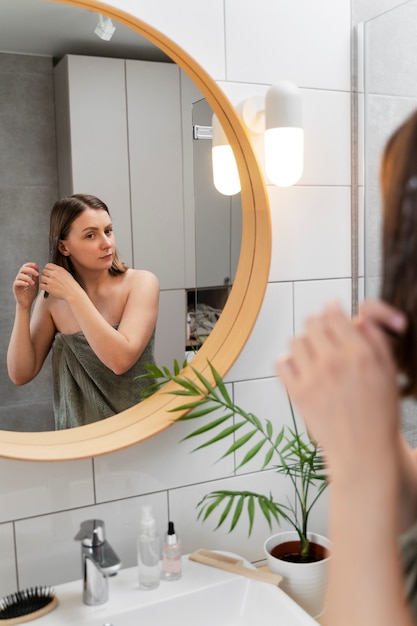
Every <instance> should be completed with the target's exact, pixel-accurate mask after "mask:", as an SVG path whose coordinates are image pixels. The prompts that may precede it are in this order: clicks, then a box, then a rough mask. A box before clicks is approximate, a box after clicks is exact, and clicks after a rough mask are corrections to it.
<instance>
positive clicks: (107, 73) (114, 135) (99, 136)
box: [55, 55, 132, 265]
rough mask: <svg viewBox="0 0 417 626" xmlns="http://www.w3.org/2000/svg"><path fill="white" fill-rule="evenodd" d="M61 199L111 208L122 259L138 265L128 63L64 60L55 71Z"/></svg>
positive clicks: (70, 56)
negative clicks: (75, 196) (78, 198)
mask: <svg viewBox="0 0 417 626" xmlns="http://www.w3.org/2000/svg"><path fill="white" fill-rule="evenodd" d="M55 97H56V110H57V144H58V169H59V193H60V195H61V196H64V195H67V194H72V193H88V194H93V195H95V196H98V197H99V198H100V199H101V200H103V202H105V203H106V204H107V206H108V207H109V211H110V214H111V217H112V220H113V224H114V230H115V236H116V243H117V247H118V249H119V251H120V254H121V256H122V258H123V259H124V260H125V261H126V262H127V263H128V264H129V265H131V264H132V252H131V248H132V246H131V219H130V193H129V161H128V137H127V122H126V89H125V61H124V59H108V58H100V57H87V56H73V55H68V56H66V57H64V58H63V59H62V60H61V61H60V62H59V63H58V64H57V66H56V68H55Z"/></svg>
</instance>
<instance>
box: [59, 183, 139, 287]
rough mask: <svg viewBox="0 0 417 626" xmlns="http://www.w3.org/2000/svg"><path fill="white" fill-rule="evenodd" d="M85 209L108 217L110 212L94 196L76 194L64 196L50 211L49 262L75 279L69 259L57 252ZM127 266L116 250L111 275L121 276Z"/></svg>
mask: <svg viewBox="0 0 417 626" xmlns="http://www.w3.org/2000/svg"><path fill="white" fill-rule="evenodd" d="M86 209H96V210H97V211H106V213H107V214H108V215H109V217H110V212H109V209H108V207H107V205H106V204H104V202H103V201H102V200H100V199H99V198H97V197H96V196H92V195H88V194H81V193H76V194H73V195H71V196H66V197H65V198H61V199H60V200H57V202H55V204H54V206H53V207H52V210H51V216H50V226H49V261H50V262H51V263H56V265H60V266H61V267H64V268H65V269H66V270H68V271H69V272H70V273H71V274H72V275H73V276H74V277H75V278H77V276H76V274H75V271H74V268H73V265H72V263H71V258H70V257H68V256H65V255H63V254H61V252H60V250H59V242H60V240H65V239H67V237H68V235H69V232H70V230H71V226H72V223H73V222H74V220H76V219H77V217H78V216H79V215H81V213H83V212H84V211H85V210H86ZM126 269H127V266H126V265H125V263H123V261H121V259H120V258H119V255H118V253H117V251H116V250H114V253H113V263H112V266H111V268H110V270H109V271H110V273H111V274H122V273H123V272H125V271H126ZM77 279H78V278H77Z"/></svg>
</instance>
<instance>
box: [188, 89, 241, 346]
mask: <svg viewBox="0 0 417 626" xmlns="http://www.w3.org/2000/svg"><path fill="white" fill-rule="evenodd" d="M212 116H213V111H212V109H211V108H210V106H209V104H208V102H207V100H205V99H200V100H198V101H197V102H194V103H193V111H192V121H193V128H194V129H198V128H204V129H207V130H208V129H209V128H210V127H211V124H212ZM193 136H194V142H193V165H194V167H193V170H194V201H195V210H194V221H195V224H194V230H195V237H194V238H195V281H194V283H195V287H194V288H192V289H189V290H188V292H187V331H188V332H187V340H188V341H187V349H188V350H189V351H190V352H191V353H192V352H193V350H196V349H198V348H199V347H200V346H201V345H202V344H203V343H204V341H205V340H206V339H207V337H208V336H209V334H210V332H211V330H212V329H213V328H214V326H215V324H216V322H217V319H218V318H219V317H220V315H221V312H222V310H223V307H224V305H225V303H226V301H227V298H228V295H229V292H230V289H231V287H232V285H233V281H234V277H235V274H236V268H237V265H238V261H239V254H240V245H241V239H242V205H241V196H240V193H239V194H236V195H234V196H225V195H222V194H221V193H219V192H218V191H217V189H216V188H215V187H214V184H213V167H212V159H211V152H212V150H211V149H212V142H211V139H210V133H209V132H204V131H203V133H201V134H200V133H199V132H194V133H193ZM197 137H199V138H197ZM207 137H208V138H209V139H207Z"/></svg>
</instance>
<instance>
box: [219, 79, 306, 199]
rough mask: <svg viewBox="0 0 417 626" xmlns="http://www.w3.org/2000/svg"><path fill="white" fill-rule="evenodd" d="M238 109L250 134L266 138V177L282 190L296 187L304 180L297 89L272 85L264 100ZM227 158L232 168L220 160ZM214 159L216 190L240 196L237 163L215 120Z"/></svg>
mask: <svg viewBox="0 0 417 626" xmlns="http://www.w3.org/2000/svg"><path fill="white" fill-rule="evenodd" d="M237 109H238V111H239V113H240V115H241V117H242V119H243V121H244V123H245V125H246V126H247V128H248V130H249V131H250V133H252V134H254V135H259V134H263V136H264V160H265V173H266V176H267V178H268V179H269V181H270V182H271V183H273V184H274V185H277V186H279V187H289V186H290V185H294V184H295V183H296V182H297V181H298V180H299V179H300V177H301V174H302V172H303V161H304V131H303V127H302V98H301V92H300V90H299V89H298V87H297V86H296V85H294V83H290V82H288V81H281V82H280V83H277V84H275V85H272V87H270V88H269V89H268V91H267V92H266V95H265V97H264V98H263V97H257V96H254V97H252V98H248V99H247V100H245V101H244V102H242V103H241V104H239V105H238V107H237ZM215 129H216V130H215ZM227 148H228V149H227ZM225 154H228V156H227V163H230V165H227V164H226V162H225V161H224V160H221V159H225V158H226V157H224V155H225ZM220 155H222V157H221V158H220ZM212 157H213V178H214V186H215V187H216V189H217V190H218V191H219V192H220V193H223V194H225V195H234V194H235V193H238V191H240V182H239V184H238V181H239V177H238V173H237V167H236V162H235V160H234V157H233V152H232V149H231V147H230V145H229V144H228V142H227V139H226V136H225V134H224V132H223V129H222V128H221V126H220V124H219V122H218V120H217V118H215V116H213V148H212ZM227 167H230V169H229V170H228V169H226V168H227ZM236 176H237V180H236Z"/></svg>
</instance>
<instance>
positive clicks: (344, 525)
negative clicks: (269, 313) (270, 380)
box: [277, 306, 415, 626]
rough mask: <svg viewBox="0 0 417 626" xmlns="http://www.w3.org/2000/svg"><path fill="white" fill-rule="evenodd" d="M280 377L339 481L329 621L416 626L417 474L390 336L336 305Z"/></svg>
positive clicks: (334, 625) (295, 344)
mask: <svg viewBox="0 0 417 626" xmlns="http://www.w3.org/2000/svg"><path fill="white" fill-rule="evenodd" d="M277 373H278V375H279V376H280V377H281V378H282V380H283V382H284V383H285V385H286V387H287V389H288V392H289V395H290V397H291V399H292V401H293V402H294V404H295V405H296V406H297V408H298V409H299V410H300V412H301V415H302V416H303V418H304V419H305V421H306V424H307V428H308V429H309V431H310V432H311V434H312V436H313V437H314V438H315V439H316V440H317V441H318V442H319V444H320V445H321V446H322V447H323V450H324V453H325V456H326V461H327V464H328V467H329V472H330V476H331V486H330V538H331V540H332V544H333V548H332V555H333V556H332V559H331V561H330V580H329V586H328V595H327V608H326V623H327V624H329V626H348V625H349V626H351V625H352V624H355V626H373V625H375V626H392V624H395V625H396V626H411V624H412V620H411V616H410V613H409V610H408V607H407V605H406V600H405V596H404V591H403V576H402V567H401V561H400V555H399V547H398V537H399V533H400V529H401V513H400V500H401V497H402V491H403V488H404V476H403V473H404V468H405V466H407V470H406V474H407V475H408V476H409V479H410V482H411V483H412V482H413V481H414V480H415V475H413V469H412V466H411V465H408V463H405V461H404V452H405V450H404V442H403V440H402V438H401V435H400V432H399V422H400V408H399V393H398V387H397V380H396V369H395V365H394V363H393V360H392V357H391V354H390V349H389V346H388V343H387V340H386V336H385V334H384V332H383V331H381V329H380V328H379V326H378V325H377V324H375V323H374V322H373V321H370V320H369V319H362V320H360V321H358V322H357V323H356V324H353V323H352V322H351V320H349V319H348V318H347V317H346V316H345V315H344V314H343V312H342V311H341V310H340V308H338V307H336V306H331V307H328V308H327V309H326V310H325V312H324V313H323V314H322V315H319V316H316V317H314V318H311V319H310V320H308V322H307V324H306V331H305V333H304V335H302V336H300V337H297V338H295V339H294V340H293V341H292V344H291V348H290V351H289V354H288V355H286V356H285V357H283V358H282V359H280V361H279V362H278V365H277ZM409 458H410V457H409V456H406V457H405V459H409ZM404 463H405V465H404Z"/></svg>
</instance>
